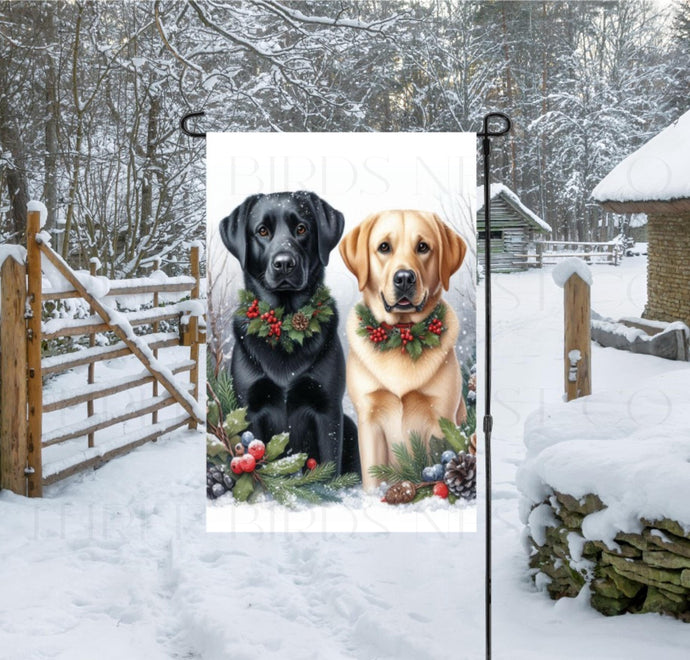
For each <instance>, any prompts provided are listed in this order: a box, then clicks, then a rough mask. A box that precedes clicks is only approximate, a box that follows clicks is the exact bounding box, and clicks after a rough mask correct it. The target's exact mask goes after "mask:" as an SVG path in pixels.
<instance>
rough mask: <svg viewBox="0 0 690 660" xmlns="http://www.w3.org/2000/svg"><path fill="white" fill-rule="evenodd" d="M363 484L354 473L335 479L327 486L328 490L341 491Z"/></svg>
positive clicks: (347, 473)
mask: <svg viewBox="0 0 690 660" xmlns="http://www.w3.org/2000/svg"><path fill="white" fill-rule="evenodd" d="M360 482H361V479H360V478H359V475H358V474H355V473H354V472H346V473H345V474H341V475H340V476H338V477H334V478H333V479H331V481H329V482H328V483H327V484H326V487H327V488H330V489H332V490H341V489H342V488H350V487H352V486H356V485H357V484H359V483H360Z"/></svg>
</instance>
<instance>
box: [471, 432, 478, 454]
mask: <svg viewBox="0 0 690 660" xmlns="http://www.w3.org/2000/svg"><path fill="white" fill-rule="evenodd" d="M470 454H472V455H474V456H476V454H477V434H476V433H473V434H472V435H471V436H470Z"/></svg>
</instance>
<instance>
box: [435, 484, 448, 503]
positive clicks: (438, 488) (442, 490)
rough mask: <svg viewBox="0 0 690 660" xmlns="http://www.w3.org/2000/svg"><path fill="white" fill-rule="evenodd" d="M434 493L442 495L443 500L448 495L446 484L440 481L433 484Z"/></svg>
mask: <svg viewBox="0 0 690 660" xmlns="http://www.w3.org/2000/svg"><path fill="white" fill-rule="evenodd" d="M434 495H437V496H438V497H442V498H443V499H444V500H445V499H446V498H447V497H448V486H446V484H444V483H443V482H442V481H439V482H438V483H437V484H434Z"/></svg>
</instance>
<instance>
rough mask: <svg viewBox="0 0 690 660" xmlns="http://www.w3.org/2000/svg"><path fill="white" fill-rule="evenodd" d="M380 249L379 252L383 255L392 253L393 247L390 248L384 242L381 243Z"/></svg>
mask: <svg viewBox="0 0 690 660" xmlns="http://www.w3.org/2000/svg"><path fill="white" fill-rule="evenodd" d="M378 249H379V252H381V253H382V254H386V252H390V251H391V246H390V244H389V243H386V242H385V241H384V242H383V243H381V245H379V248H378Z"/></svg>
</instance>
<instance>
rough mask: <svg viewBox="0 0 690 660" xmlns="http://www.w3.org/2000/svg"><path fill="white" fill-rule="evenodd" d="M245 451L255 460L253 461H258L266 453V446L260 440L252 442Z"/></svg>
mask: <svg viewBox="0 0 690 660" xmlns="http://www.w3.org/2000/svg"><path fill="white" fill-rule="evenodd" d="M247 451H248V452H249V453H250V454H251V455H252V456H253V457H254V458H255V460H257V461H260V460H261V459H262V458H263V457H264V454H265V453H266V445H265V444H264V443H263V442H261V440H252V441H251V442H250V443H249V447H247Z"/></svg>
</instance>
